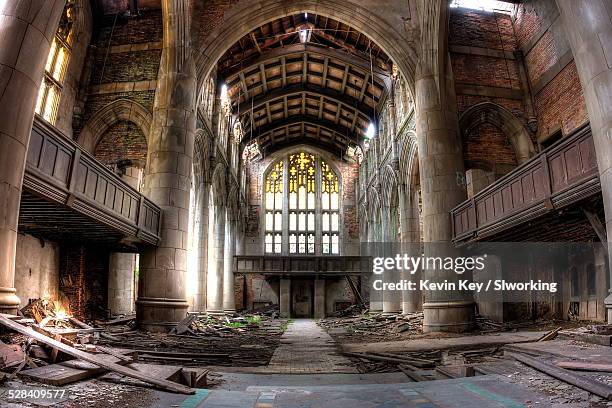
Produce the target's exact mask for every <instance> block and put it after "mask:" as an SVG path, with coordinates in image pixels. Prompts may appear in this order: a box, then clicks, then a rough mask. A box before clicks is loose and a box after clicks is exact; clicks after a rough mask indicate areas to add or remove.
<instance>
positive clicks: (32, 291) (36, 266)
mask: <svg viewBox="0 0 612 408" xmlns="http://www.w3.org/2000/svg"><path fill="white" fill-rule="evenodd" d="M59 270H60V248H59V245H58V244H57V243H55V242H52V241H47V240H43V239H39V238H36V237H33V236H32V235H22V234H20V235H18V236H17V256H16V260H15V289H17V295H18V296H19V298H20V299H21V307H23V306H25V305H27V304H28V303H29V301H30V300H34V299H42V298H48V299H53V300H55V299H57V298H58V295H59Z"/></svg>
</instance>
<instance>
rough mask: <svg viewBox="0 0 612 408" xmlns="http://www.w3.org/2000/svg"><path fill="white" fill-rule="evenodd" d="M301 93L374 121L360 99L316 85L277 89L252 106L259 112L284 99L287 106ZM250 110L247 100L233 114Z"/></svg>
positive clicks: (369, 110)
mask: <svg viewBox="0 0 612 408" xmlns="http://www.w3.org/2000/svg"><path fill="white" fill-rule="evenodd" d="M300 93H308V94H313V95H317V96H319V97H325V98H327V99H329V100H331V101H333V102H335V103H337V104H339V105H342V106H344V107H345V109H348V110H351V111H355V110H356V111H357V112H358V113H360V114H362V115H363V116H364V117H366V118H368V119H370V120H372V119H373V118H372V113H371V112H372V108H371V107H369V106H368V105H366V104H364V103H363V102H360V101H359V100H358V99H356V98H354V97H352V96H349V95H347V94H341V93H339V92H338V91H334V90H333V89H331V88H323V87H321V86H318V85H314V84H303V85H302V84H294V85H290V86H287V87H285V88H278V89H275V90H273V91H270V92H268V93H267V94H265V95H258V96H257V97H256V98H255V99H254V100H253V101H252V106H253V109H255V110H257V109H258V108H260V107H261V106H262V105H263V104H265V103H268V102H272V101H274V100H276V99H280V98H283V103H285V105H286V103H287V97H288V96H291V95H297V94H300ZM250 109H251V101H250V100H247V101H245V102H243V103H241V104H240V106H239V107H237V108H234V111H233V113H234V114H238V111H240V112H247V111H249V110H250Z"/></svg>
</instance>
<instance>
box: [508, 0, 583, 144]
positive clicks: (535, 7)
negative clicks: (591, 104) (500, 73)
mask: <svg viewBox="0 0 612 408" xmlns="http://www.w3.org/2000/svg"><path fill="white" fill-rule="evenodd" d="M514 31H515V33H516V38H517V43H518V45H519V47H521V49H522V51H523V54H524V55H525V67H526V70H527V74H528V77H529V81H530V85H531V88H532V90H533V94H534V100H535V107H536V113H537V119H538V132H537V140H539V141H543V140H545V139H546V137H547V136H548V135H550V134H551V133H554V132H555V131H557V130H559V129H562V130H563V132H564V133H568V132H571V131H572V130H573V129H575V128H576V127H578V126H579V125H581V124H582V123H584V122H585V121H587V120H588V115H587V112H586V106H585V101H584V97H583V95H582V87H581V86H580V80H579V78H578V74H577V72H576V65H575V63H574V62H573V57H572V54H571V50H570V47H569V44H568V42H567V38H566V36H565V32H564V28H563V25H562V22H561V18H560V16H559V11H558V9H557V7H556V4H555V2H554V1H553V0H533V1H530V2H529V3H527V4H521V5H520V6H519V8H518V11H517V13H516V16H515V19H514Z"/></svg>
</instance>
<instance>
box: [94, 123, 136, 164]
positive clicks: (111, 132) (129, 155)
mask: <svg viewBox="0 0 612 408" xmlns="http://www.w3.org/2000/svg"><path fill="white" fill-rule="evenodd" d="M94 156H95V157H96V159H98V160H100V161H101V162H102V163H104V164H107V165H112V164H115V163H117V162H118V161H120V160H125V159H129V160H131V161H132V163H134V164H135V165H136V166H137V167H144V165H145V163H146V161H147V140H146V139H145V137H144V135H143V134H142V131H141V130H140V128H139V127H138V126H136V125H135V124H133V123H132V122H127V121H121V122H117V123H115V124H114V125H112V126H111V127H110V128H108V130H107V131H106V133H105V135H104V137H103V138H102V140H100V142H99V143H98V145H97V146H96V150H95V151H94Z"/></svg>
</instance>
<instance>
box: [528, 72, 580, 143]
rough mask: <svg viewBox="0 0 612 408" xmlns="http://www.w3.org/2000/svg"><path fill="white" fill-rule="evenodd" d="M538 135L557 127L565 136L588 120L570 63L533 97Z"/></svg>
mask: <svg viewBox="0 0 612 408" xmlns="http://www.w3.org/2000/svg"><path fill="white" fill-rule="evenodd" d="M535 101H536V109H537V111H538V135H539V136H543V135H548V134H550V133H551V132H553V131H555V130H556V129H558V128H559V127H561V129H562V130H563V133H565V134H567V133H569V132H571V131H572V130H573V129H575V128H577V127H578V126H579V125H581V124H583V123H584V122H586V121H587V120H588V114H587V111H586V104H585V101H584V95H583V94H582V87H581V86H580V80H579V78H578V71H577V70H576V64H575V63H574V62H573V61H572V62H570V63H569V64H568V65H567V66H566V67H565V68H564V69H563V70H562V71H561V72H560V73H559V75H557V76H556V77H555V78H554V79H553V80H552V81H550V82H549V83H548V85H546V86H545V87H544V88H542V90H541V91H540V92H539V93H538V94H537V95H536V97H535Z"/></svg>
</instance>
